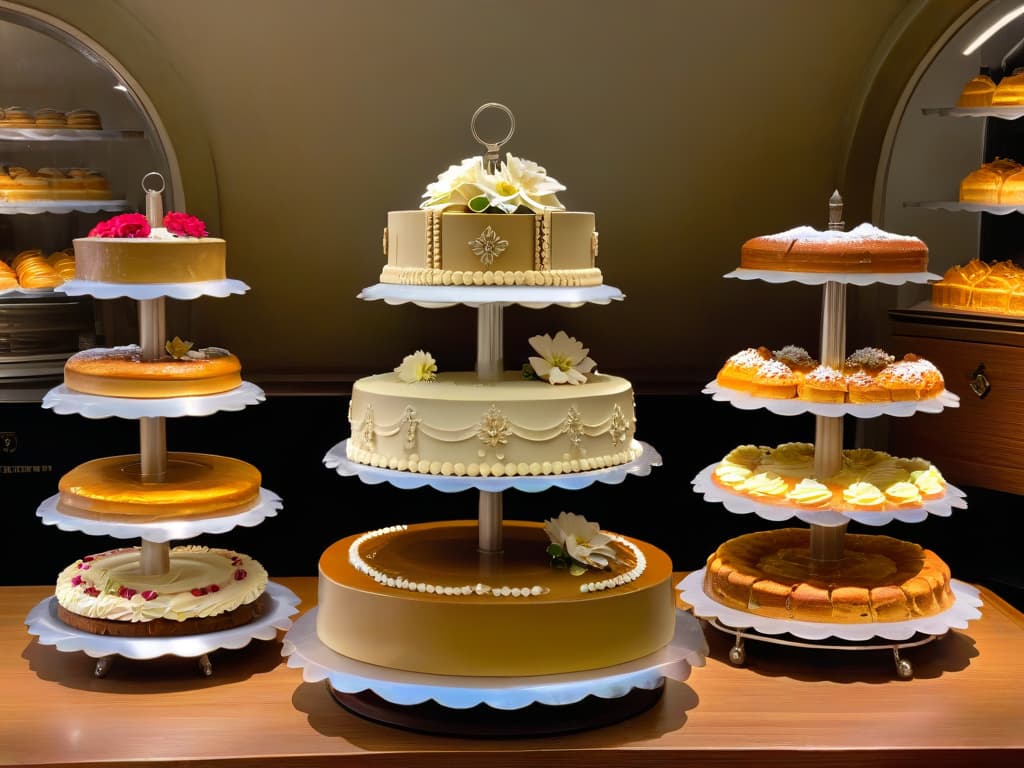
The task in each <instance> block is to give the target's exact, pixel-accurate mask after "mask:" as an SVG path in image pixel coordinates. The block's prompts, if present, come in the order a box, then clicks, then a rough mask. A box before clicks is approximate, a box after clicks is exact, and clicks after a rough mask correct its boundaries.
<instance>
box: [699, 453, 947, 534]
mask: <svg viewBox="0 0 1024 768" xmlns="http://www.w3.org/2000/svg"><path fill="white" fill-rule="evenodd" d="M717 466H718V464H717V463H715V464H711V465H709V466H707V467H705V468H704V469H702V470H701V471H700V472H699V473H698V474H697V476H696V477H695V478H694V479H693V481H692V484H693V490H694V491H695V492H696V493H699V494H702V495H703V496H704V501H711V502H717V503H720V504H723V505H724V506H725V508H726V509H727V510H729V511H730V512H732V513H733V514H736V515H749V514H751V513H753V514H756V515H757V516H758V517H760V518H761V519H763V520H771V521H772V522H781V521H783V520H791V519H793V518H796V519H797V520H801V521H803V522H805V523H807V524H808V525H823V526H826V527H835V526H839V525H845V524H846V523H848V522H850V521H851V520H854V521H856V522H858V523H863V524H864V525H870V526H882V525H888V524H889V523H891V522H892V521H893V520H896V521H898V522H901V523H921V522H924V521H925V520H926V519H928V516H929V515H935V516H936V517H949V516H950V515H952V514H953V509H954V508H956V509H967V494H965V493H964V492H963V491H961V490H960V489H959V488H957V487H955V486H953V485H948V484H947V485H946V493H945V495H944V496H943V497H942V498H941V499H931V500H929V501H926V502H925V503H924V504H922V505H921V506H919V507H913V508H907V509H892V510H878V511H871V510H864V511H836V510H828V509H817V510H808V509H797V508H796V507H791V506H787V505H782V504H767V503H759V502H758V501H756V500H755V499H752V498H751V497H749V496H744V495H743V494H739V493H735V492H733V491H730V490H729V489H728V488H723V487H721V486H720V485H718V484H716V483H715V481H714V480H713V479H712V474H713V473H714V471H715V467H717Z"/></svg>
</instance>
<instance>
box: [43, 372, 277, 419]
mask: <svg viewBox="0 0 1024 768" xmlns="http://www.w3.org/2000/svg"><path fill="white" fill-rule="evenodd" d="M264 400H266V394H265V393H264V392H263V390H262V389H260V388H259V387H257V386H256V385H255V384H252V383H250V382H248V381H243V382H242V384H241V386H238V387H235V388H234V389H232V390H229V391H227V392H219V393H217V394H216V395H201V396H195V397H161V398H152V399H150V398H138V397H103V396H102V395H90V394H86V393H84V392H75V391H74V390H71V389H68V388H67V387H66V386H65V385H63V384H60V385H58V386H56V387H54V388H53V389H51V390H50V391H49V392H47V393H46V394H45V395H43V408H52V409H53V412H54V413H59V414H61V415H62V416H63V415H67V414H78V415H79V416H84V417H85V418H87V419H106V418H109V417H111V416H117V417H119V418H122V419H141V418H158V417H163V418H168V419H171V418H176V417H178V416H209V415H210V414H213V413H217V412H219V411H240V410H242V409H243V408H245V407H246V406H247V405H256V404H257V403H262V402H263V401H264Z"/></svg>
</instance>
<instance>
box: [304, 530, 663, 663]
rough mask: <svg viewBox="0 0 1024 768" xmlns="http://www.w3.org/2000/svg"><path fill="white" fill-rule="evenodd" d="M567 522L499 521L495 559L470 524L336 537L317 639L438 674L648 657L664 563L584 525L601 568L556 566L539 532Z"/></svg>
mask: <svg viewBox="0 0 1024 768" xmlns="http://www.w3.org/2000/svg"><path fill="white" fill-rule="evenodd" d="M576 517H577V516H572V515H566V513H563V514H562V515H560V516H559V518H558V519H557V520H552V521H548V522H547V523H545V524H541V523H533V522H520V521H506V522H505V523H504V526H503V547H502V551H501V552H500V553H498V554H493V555H488V554H481V553H479V552H478V539H477V536H478V528H477V521H475V520H473V521H447V522H436V523H428V524H420V525H410V526H394V527H389V528H382V529H380V530H376V531H370V532H367V533H364V534H362V535H356V536H349V537H347V538H344V539H341V540H340V541H338V542H336V543H334V544H333V545H331V546H330V547H329V548H328V549H327V550H326V551H325V552H324V553H323V555H322V557H321V558H320V564H319V571H320V579H319V589H318V597H317V635H318V637H319V638H320V640H321V641H322V642H323V643H324V644H325V645H326V646H328V647H329V648H331V649H333V650H335V651H337V652H338V653H340V654H343V655H345V656H348V657H349V658H354V659H358V660H360V661H364V662H367V663H370V664H377V665H380V666H383V667H388V668H392V669H403V670H410V671H414V672H424V673H429V674H440V675H482V676H492V675H493V676H528V675H545V674H557V673H564V672H572V671H579V670H587V669H598V668H603V667H608V666H614V665H616V664H621V663H625V662H627V661H631V660H633V659H637V658H641V657H643V656H646V655H648V654H650V653H653V652H655V651H657V650H658V649H660V648H661V647H663V646H664V645H666V644H667V643H668V642H669V641H671V639H672V635H673V632H674V626H675V607H674V602H673V601H674V597H673V594H672V583H671V582H672V564H671V561H670V560H669V558H668V556H667V555H666V554H665V553H664V552H662V551H661V550H659V549H657V548H656V547H653V546H651V545H650V544H646V543H644V542H641V541H637V540H635V539H630V538H627V537H623V536H617V535H615V534H610V533H608V532H601V533H600V535H599V534H598V531H597V525H596V524H595V523H589V524H586V525H587V527H589V528H590V531H589V533H588V532H586V531H582V532H581V530H580V529H575V534H578V535H579V538H580V539H581V540H582V541H583V542H585V543H589V544H592V545H596V552H598V553H599V554H597V555H594V554H593V553H591V556H590V557H591V559H592V560H598V561H600V560H601V559H606V560H607V561H608V565H607V567H603V568H589V569H587V570H586V571H585V572H583V573H580V574H579V575H575V574H576V573H577V572H578V571H574V570H573V569H571V568H557V567H553V565H552V558H551V556H550V555H549V554H548V551H549V550H548V549H547V548H548V547H549V545H550V542H552V541H554V540H555V536H554V535H553V534H552V533H549V532H548V529H549V528H551V527H552V526H555V527H557V525H567V526H571V525H574V524H575V523H578V522H579V520H576V521H575V523H574V522H573V520H572V518H576ZM601 553H603V555H602V554H601ZM353 617H363V618H361V619H359V620H353Z"/></svg>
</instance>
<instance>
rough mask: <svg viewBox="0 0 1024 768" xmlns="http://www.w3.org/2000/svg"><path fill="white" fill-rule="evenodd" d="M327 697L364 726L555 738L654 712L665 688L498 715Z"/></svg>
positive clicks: (371, 696)
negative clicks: (366, 723) (370, 723)
mask: <svg viewBox="0 0 1024 768" xmlns="http://www.w3.org/2000/svg"><path fill="white" fill-rule="evenodd" d="M327 687H328V689H329V690H330V692H331V695H332V696H333V697H334V698H335V700H337V702H338V703H339V704H341V705H342V706H343V707H344V708H345V709H347V710H349V711H350V712H353V713H354V714H356V715H359V716H360V717H363V718H366V719H367V720H373V721H375V722H378V723H383V724H385V725H390V726H393V727H395V728H402V729H405V730H409V731H416V732H419V733H429V734H433V735H437V736H464V737H470V738H513V737H517V736H553V735H557V734H563V733H572V732H574V731H585V730H592V729H594V728H602V727H604V726H606V725H613V724H614V723H618V722H621V721H623V720H627V719H629V718H631V717H634V716H636V715H639V714H640V713H641V712H645V711H647V710H648V709H650V708H651V707H653V706H654V705H655V704H656V703H657V702H658V700H659V699H660V698H661V694H662V692H663V691H664V684H662V685H659V686H657V687H656V688H652V689H650V690H647V689H644V688H634V689H633V690H632V691H630V692H629V693H627V694H625V695H624V696H621V697H619V698H616V699H603V698H600V697H598V696H587V697H586V698H585V699H582V700H581V701H578V702H576V703H573V704H558V705H554V704H539V703H535V704H530V705H529V706H526V707H523V708H521V709H497V708H495V707H490V706H488V705H486V704H477V705H476V706H475V707H470V708H469V709H450V708H448V707H444V706H442V705H440V704H438V703H437V702H436V701H425V702H423V703H422V704H392V703H391V702H389V701H387V700H386V699H382V698H381V697H380V696H378V695H377V694H375V693H374V692H373V691H362V692H360V693H342V692H341V691H339V690H337V689H336V688H334V687H333V686H331V684H330V682H329V681H328V682H327Z"/></svg>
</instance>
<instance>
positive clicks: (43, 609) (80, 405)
mask: <svg viewBox="0 0 1024 768" xmlns="http://www.w3.org/2000/svg"><path fill="white" fill-rule="evenodd" d="M150 178H155V179H157V180H158V181H159V185H160V186H159V188H157V189H150V188H149V187H147V180H149V179H150ZM142 185H143V190H144V191H145V193H146V217H147V219H148V220H149V223H150V226H153V227H158V226H162V220H163V204H162V197H161V195H162V192H163V177H162V176H160V174H158V173H150V174H147V175H146V176H145V177H143V180H142ZM60 290H62V291H64V292H65V293H67V294H69V295H72V296H86V295H88V296H93V297H94V298H97V299H114V298H118V297H127V298H130V299H134V300H136V301H137V302H138V313H139V314H138V316H139V337H140V339H139V346H140V347H141V350H142V356H143V358H144V359H146V360H156V359H158V358H160V357H161V355H162V354H163V350H164V341H165V339H166V338H167V334H166V319H165V300H166V299H167V298H174V299H181V300H192V299H197V298H200V297H202V296H216V297H224V296H229V295H232V294H241V293H244V292H245V291H247V290H248V286H247V285H246V284H245V283H243V282H241V281H239V280H233V279H223V280H210V281H204V282H196V283H161V284H155V283H147V284H138V283H136V284H127V283H117V284H115V283H101V282H93V281H85V280H77V279H76V280H70V281H68V282H66V283H65V284H64V286H62V288H61V289H60ZM264 399H265V395H264V393H263V391H262V390H261V389H260V388H259V387H257V386H256V385H254V384H252V383H250V382H245V381H243V382H242V384H241V385H240V386H238V387H236V388H235V389H233V390H229V391H227V392H223V393H220V394H216V395H204V396H190V397H169V398H154V399H141V398H124V397H103V396H99V395H91V394H85V393H81V392H75V391H73V390H70V389H68V388H67V387H66V386H64V385H63V384H62V385H59V386H57V387H54V388H53V389H51V390H50V391H49V392H47V393H46V395H45V396H44V398H43V407H44V408H50V409H52V410H53V411H54V413H58V414H62V415H64V414H78V415H81V416H84V417H86V418H91V419H102V418H109V417H117V418H123V419H135V420H137V421H138V422H139V444H140V452H139V458H140V463H141V474H142V477H143V478H144V479H145V481H146V482H148V483H162V482H165V476H166V473H167V461H168V458H167V446H166V419H168V418H176V417H182V416H208V415H211V414H213V413H217V412H218V411H238V410H242V409H243V408H245V407H246V406H249V405H255V404H257V403H260V402H262V401H263V400H264ZM58 499H59V494H57V495H54V496H51V497H50V498H48V499H46V500H45V501H44V502H43V503H42V504H40V506H39V508H38V509H37V512H36V515H37V517H39V518H41V520H42V522H43V523H44V524H46V525H54V526H56V527H57V528H59V529H60V530H64V531H80V532H82V533H85V534H88V535H90V536H112V537H114V538H117V539H139V540H141V544H140V550H141V554H140V571H141V573H142V574H144V575H160V574H165V573H168V571H169V569H170V567H171V565H170V542H171V541H172V540H184V539H190V538H193V537H195V536H199V535H201V534H206V533H224V532H226V531H229V530H231V529H233V528H235V527H236V526H243V527H251V526H255V525H259V524H260V523H261V522H262V521H263V520H265V519H266V518H268V517H272V516H274V515H276V514H277V512H278V510H279V509H281V507H282V501H281V498H280V497H279V496H277V494H275V493H273V492H271V491H268V490H267V489H265V488H260V489H259V498H258V500H257V502H256V503H255V504H254V505H252V506H250V507H249V508H248V509H246V510H243V511H241V512H238V513H236V514H232V515H225V516H223V517H213V518H207V519H180V520H159V521H153V522H131V521H126V520H124V521H123V520H101V519H87V518H83V517H76V516H74V515H71V514H67V513H66V512H63V511H61V510H60V509H59V508H58V506H57V502H58ZM267 592H268V594H269V595H270V597H271V606H270V608H269V609H268V610H267V611H266V612H265V613H263V614H262V615H261V616H259V617H257V618H256V619H254V620H253V621H252V622H250V623H248V624H245V625H243V626H240V627H236V628H234V629H229V630H222V631H217V632H208V633H205V634H195V635H184V636H177V637H111V636H105V635H98V634H94V633H90V632H85V631H81V630H78V629H76V628H73V627H70V626H68V625H67V624H65V623H64V622H62V621H61V620H60V619H59V618H58V617H57V603H56V597H54V596H50V597H47V598H46V599H44V600H42V601H41V602H40V603H38V604H37V605H36V606H35V607H34V608H33V609H32V610H31V611H30V612H29V614H28V617H27V618H26V619H25V623H26V624H27V625H28V631H29V633H30V634H33V635H36V636H37V637H38V639H39V642H40V643H41V644H43V645H53V646H56V647H57V649H58V650H59V651H82V652H84V653H86V654H87V655H89V656H91V657H93V658H97V659H98V660H97V662H96V668H95V672H96V675H97V676H98V677H102V676H104V675H106V674H107V672H108V671H109V669H110V666H111V664H112V662H113V660H114V659H115V658H116V657H117V656H123V657H126V658H131V659H155V658H159V657H161V656H167V655H172V656H181V657H185V658H197V659H198V664H199V668H200V670H201V671H202V673H203V674H204V675H210V674H212V671H213V666H212V664H211V662H210V659H209V656H208V654H209V653H211V652H212V651H215V650H217V649H221V648H230V649H237V648H242V647H244V646H246V645H248V644H249V643H250V642H251V641H252V640H273V639H274V638H275V637H276V636H277V632H278V630H286V629H288V628H289V627H290V626H291V619H290V617H291V616H292V615H294V614H295V613H297V612H298V603H299V599H298V597H297V596H296V595H295V594H294V593H293V592H291V590H289V589H287V588H285V587H283V586H282V585H280V584H277V583H275V582H272V581H271V582H269V583H268V584H267Z"/></svg>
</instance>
